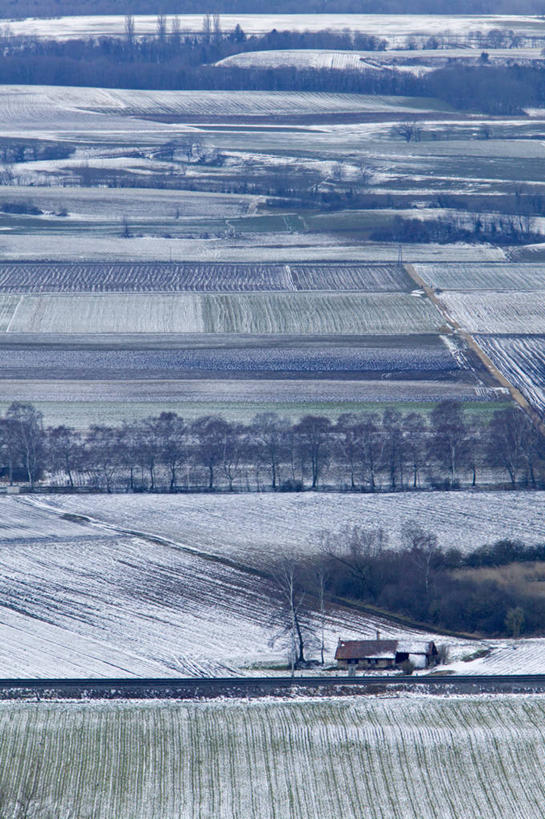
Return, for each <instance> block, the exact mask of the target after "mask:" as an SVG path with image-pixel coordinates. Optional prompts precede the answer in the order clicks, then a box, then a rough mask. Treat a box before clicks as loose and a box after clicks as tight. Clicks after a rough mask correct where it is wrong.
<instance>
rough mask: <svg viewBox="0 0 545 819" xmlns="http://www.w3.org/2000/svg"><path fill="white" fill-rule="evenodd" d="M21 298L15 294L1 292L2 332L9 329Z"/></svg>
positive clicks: (0, 315)
mask: <svg viewBox="0 0 545 819" xmlns="http://www.w3.org/2000/svg"><path fill="white" fill-rule="evenodd" d="M20 299H21V297H20V296H17V295H15V294H4V293H2V294H0V332H5V331H6V330H7V329H8V327H9V325H10V321H11V320H12V318H13V316H14V313H15V310H16V309H17V305H18V304H19V301H20Z"/></svg>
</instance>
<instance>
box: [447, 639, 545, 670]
mask: <svg viewBox="0 0 545 819" xmlns="http://www.w3.org/2000/svg"><path fill="white" fill-rule="evenodd" d="M449 671H453V672H455V673H456V674H545V639H544V638H543V637H537V638H525V639H523V640H504V641H501V640H496V641H490V654H487V655H485V656H484V657H481V658H479V659H476V660H471V662H463V661H461V660H458V661H457V662H454V663H452V664H450V665H449Z"/></svg>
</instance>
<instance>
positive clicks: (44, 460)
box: [0, 401, 545, 492]
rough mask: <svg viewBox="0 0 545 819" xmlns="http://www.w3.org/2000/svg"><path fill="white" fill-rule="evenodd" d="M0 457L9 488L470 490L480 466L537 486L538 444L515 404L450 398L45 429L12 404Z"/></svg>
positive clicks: (1, 424) (541, 477)
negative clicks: (421, 407) (355, 409)
mask: <svg viewBox="0 0 545 819" xmlns="http://www.w3.org/2000/svg"><path fill="white" fill-rule="evenodd" d="M476 418H477V420H476ZM0 461H1V463H0V475H2V476H3V478H4V480H5V481H9V483H25V484H27V485H29V486H30V487H31V488H33V487H35V486H36V484H38V483H41V484H42V485H44V486H45V485H49V486H54V487H55V486H56V487H58V488H63V487H66V488H69V489H76V488H78V487H87V488H92V489H96V490H100V491H106V492H113V491H133V492H134V491H148V492H154V491H170V492H176V491H210V492H213V491H218V490H222V491H300V490H303V489H314V490H317V489H321V488H323V489H337V490H347V491H365V492H378V491H384V490H387V491H401V490H409V489H411V490H417V489H434V488H435V489H439V488H441V489H444V488H457V487H459V486H460V485H462V484H466V485H467V484H471V485H472V486H477V485H478V483H479V480H480V479H481V472H482V470H483V469H486V470H488V475H487V476H485V478H486V480H485V482H486V481H488V483H490V470H492V471H493V478H494V482H495V483H499V482H508V484H509V485H510V486H511V487H513V488H515V487H518V486H523V487H530V488H536V487H538V486H542V485H543V483H544V481H545V442H544V440H543V438H542V436H541V434H540V433H539V431H538V430H537V429H536V427H535V426H534V425H533V424H532V422H531V421H530V420H529V419H528V418H527V416H526V415H525V414H524V413H523V412H522V411H521V410H520V409H518V408H510V409H504V410H498V411H496V412H495V413H494V414H493V416H492V418H491V420H490V421H488V422H483V421H482V420H478V416H473V417H468V413H467V412H466V411H465V410H464V408H463V405H462V404H460V403H457V402H454V401H443V402H441V403H439V404H437V405H436V406H435V407H434V409H433V410H432V412H431V413H430V414H429V416H424V415H422V414H420V413H417V412H411V413H407V414H401V413H400V412H398V411H397V410H395V409H387V410H385V411H384V412H383V413H382V415H378V414H377V413H360V414H358V413H344V414H342V415H340V416H339V417H338V419H337V420H336V421H332V420H331V419H330V418H327V417H324V416H321V415H306V416H304V417H302V418H301V419H300V420H298V421H296V422H292V421H290V420H288V419H286V418H282V417H281V416H279V415H278V414H276V413H273V412H266V413H261V414H258V415H256V416H255V417H254V418H253V419H252V420H251V421H250V422H248V423H242V422H238V421H229V420H226V419H225V418H224V417H222V416H219V415H206V416H201V417H199V418H197V419H195V420H191V421H186V420H184V419H183V418H182V417H180V416H179V415H177V414H176V413H174V412H162V413H161V414H160V415H157V416H150V417H148V418H144V419H142V420H138V421H133V422H124V423H123V424H121V425H120V426H108V425H98V424H95V425H92V426H91V427H90V428H89V429H88V430H87V431H86V432H80V431H78V430H75V429H73V428H71V427H68V426H65V425H61V426H56V427H47V428H46V427H44V423H43V418H42V415H41V413H40V412H39V411H38V410H37V409H36V408H35V407H33V406H32V405H31V404H23V403H18V402H16V403H13V404H12V405H11V406H10V407H9V409H8V410H7V412H6V414H5V416H4V417H3V418H0Z"/></svg>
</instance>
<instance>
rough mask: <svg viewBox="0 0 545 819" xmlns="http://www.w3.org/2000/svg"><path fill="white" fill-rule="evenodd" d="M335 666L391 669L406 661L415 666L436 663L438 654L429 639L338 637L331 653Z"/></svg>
mask: <svg viewBox="0 0 545 819" xmlns="http://www.w3.org/2000/svg"><path fill="white" fill-rule="evenodd" d="M335 659H336V660H337V667H338V668H347V669H352V670H354V671H355V670H357V669H363V668H365V669H371V668H395V667H396V666H400V665H401V664H402V663H404V662H406V661H407V660H408V661H409V662H411V663H412V664H413V666H414V667H415V668H427V667H428V666H432V665H436V664H437V662H438V660H439V657H438V652H437V647H436V645H435V643H434V642H433V641H429V642H427V641H424V640H380V639H378V638H377V639H376V640H339V644H338V646H337V651H336V652H335Z"/></svg>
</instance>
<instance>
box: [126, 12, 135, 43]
mask: <svg viewBox="0 0 545 819" xmlns="http://www.w3.org/2000/svg"><path fill="white" fill-rule="evenodd" d="M125 39H126V41H127V48H128V50H129V51H132V50H133V48H134V17H133V16H132V14H127V16H126V17H125Z"/></svg>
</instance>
